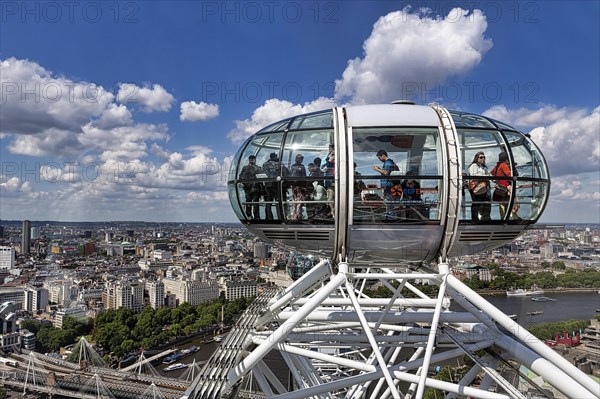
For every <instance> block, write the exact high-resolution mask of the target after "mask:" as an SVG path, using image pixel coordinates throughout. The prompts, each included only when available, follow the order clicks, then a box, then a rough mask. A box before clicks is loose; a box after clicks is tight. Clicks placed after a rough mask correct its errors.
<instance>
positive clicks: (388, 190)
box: [372, 150, 396, 221]
mask: <svg viewBox="0 0 600 399" xmlns="http://www.w3.org/2000/svg"><path fill="white" fill-rule="evenodd" d="M377 158H378V159H379V160H380V161H381V162H383V165H381V167H379V166H373V167H372V168H373V170H374V171H376V172H379V173H380V174H381V176H389V175H390V174H391V173H392V172H393V171H394V169H395V168H396V164H395V163H394V161H393V160H392V159H391V158H389V157H388V154H387V152H386V151H385V150H379V151H377ZM379 183H380V185H381V188H382V189H383V202H384V203H385V208H386V212H385V218H386V221H393V220H394V219H395V215H394V213H393V208H394V195H393V193H392V187H394V184H393V183H392V181H391V180H390V179H381V180H380V181H379Z"/></svg>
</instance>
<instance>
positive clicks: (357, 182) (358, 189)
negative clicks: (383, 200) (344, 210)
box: [354, 162, 367, 201]
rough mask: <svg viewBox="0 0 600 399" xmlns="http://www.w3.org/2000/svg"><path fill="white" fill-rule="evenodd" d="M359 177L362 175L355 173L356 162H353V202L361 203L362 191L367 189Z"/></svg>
mask: <svg viewBox="0 0 600 399" xmlns="http://www.w3.org/2000/svg"><path fill="white" fill-rule="evenodd" d="M361 177H362V175H361V174H360V173H359V172H357V171H356V162H354V201H361V199H362V191H363V190H364V189H365V188H366V187H367V186H366V185H365V183H364V182H363V181H362V179H361Z"/></svg>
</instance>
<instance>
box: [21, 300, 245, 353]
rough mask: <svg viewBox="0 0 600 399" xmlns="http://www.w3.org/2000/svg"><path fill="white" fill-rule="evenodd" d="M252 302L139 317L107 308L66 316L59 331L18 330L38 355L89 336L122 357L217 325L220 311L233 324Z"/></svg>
mask: <svg viewBox="0 0 600 399" xmlns="http://www.w3.org/2000/svg"><path fill="white" fill-rule="evenodd" d="M252 300H253V298H240V299H237V300H235V301H222V300H220V299H218V300H216V301H213V302H210V303H205V304H202V305H198V306H192V305H190V304H189V303H187V302H185V303H183V304H181V305H179V306H178V307H177V308H175V309H172V308H169V307H162V308H160V309H158V310H154V309H153V308H152V307H150V306H149V305H148V306H146V307H145V308H144V310H143V311H142V312H141V313H138V314H134V313H133V311H132V310H131V309H128V308H119V309H108V310H106V311H104V312H101V313H99V314H98V316H97V317H96V319H90V320H88V321H81V320H77V319H74V318H72V317H66V318H65V319H64V321H63V326H62V328H55V327H53V326H52V325H51V324H49V323H41V322H39V321H38V320H33V319H31V320H24V321H22V322H21V326H20V327H21V329H27V330H29V331H31V332H32V333H34V334H35V335H36V338H37V343H36V350H37V351H39V352H58V351H59V349H60V348H61V347H64V346H67V345H71V344H74V343H76V342H77V340H78V338H79V337H81V336H85V335H91V341H92V342H95V343H96V344H98V345H100V346H101V347H102V348H104V349H106V350H107V351H109V352H112V353H113V354H114V355H115V356H118V357H121V356H123V355H125V354H127V353H131V352H134V351H137V350H138V349H144V350H148V349H150V348H155V347H157V346H159V345H161V344H165V343H167V342H168V341H169V340H171V339H172V338H173V337H177V336H181V335H189V334H193V333H195V332H198V331H201V330H206V329H208V328H210V327H213V326H216V325H217V324H218V323H220V322H221V308H223V321H224V323H225V324H226V325H228V324H232V323H233V322H234V321H235V320H236V318H237V317H238V316H239V315H241V314H242V312H243V311H244V310H245V309H246V308H247V307H248V305H249V304H250V303H252Z"/></svg>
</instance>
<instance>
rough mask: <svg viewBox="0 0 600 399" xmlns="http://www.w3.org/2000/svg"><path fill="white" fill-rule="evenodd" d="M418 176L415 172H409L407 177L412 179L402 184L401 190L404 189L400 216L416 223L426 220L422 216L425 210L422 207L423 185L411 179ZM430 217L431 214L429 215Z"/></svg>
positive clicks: (405, 180)
mask: <svg viewBox="0 0 600 399" xmlns="http://www.w3.org/2000/svg"><path fill="white" fill-rule="evenodd" d="M416 175H417V173H416V172H415V171H414V170H409V171H408V172H407V173H406V176H407V177H409V176H410V177H409V178H407V179H404V180H403V181H402V183H400V188H401V189H402V204H401V205H402V209H401V212H400V214H401V217H402V218H403V219H404V220H412V221H415V220H423V218H425V215H423V214H422V212H424V211H425V209H424V208H423V207H422V206H421V203H422V202H423V200H422V199H421V184H419V182H418V181H416V180H415V179H412V178H411V177H412V176H416ZM428 217H429V213H427V218H428Z"/></svg>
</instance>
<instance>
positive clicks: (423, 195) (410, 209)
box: [352, 127, 443, 224]
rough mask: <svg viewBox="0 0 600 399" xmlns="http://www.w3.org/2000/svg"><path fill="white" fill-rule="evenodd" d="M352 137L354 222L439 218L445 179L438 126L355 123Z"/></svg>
mask: <svg viewBox="0 0 600 399" xmlns="http://www.w3.org/2000/svg"><path fill="white" fill-rule="evenodd" d="M352 139H353V144H352V147H353V160H354V163H355V164H356V168H355V170H354V175H353V184H352V187H353V195H352V197H353V211H354V215H353V223H354V224H362V223H367V224H368V223H376V224H377V223H381V222H386V223H427V222H430V221H437V220H439V218H440V215H439V208H440V206H439V203H440V192H441V190H442V189H443V187H442V182H443V181H442V170H441V167H442V162H441V149H440V145H439V131H438V129H437V128H433V127H432V128H404V127H397V128H394V127H385V128H355V129H353V130H352ZM383 152H385V154H386V155H385V154H384V156H383V157H381V156H378V154H382V153H383ZM386 158H387V159H386ZM376 168H378V169H376ZM384 171H385V172H384Z"/></svg>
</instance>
